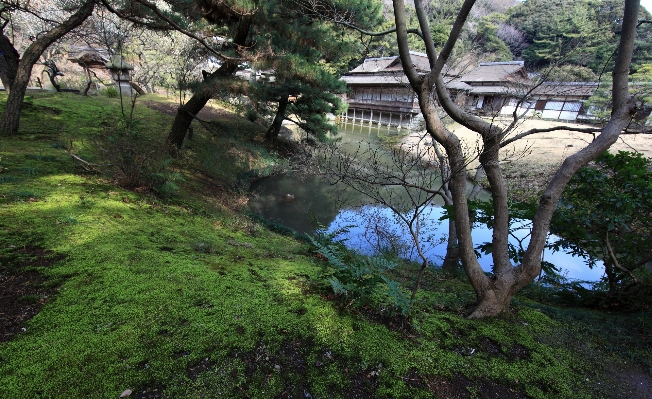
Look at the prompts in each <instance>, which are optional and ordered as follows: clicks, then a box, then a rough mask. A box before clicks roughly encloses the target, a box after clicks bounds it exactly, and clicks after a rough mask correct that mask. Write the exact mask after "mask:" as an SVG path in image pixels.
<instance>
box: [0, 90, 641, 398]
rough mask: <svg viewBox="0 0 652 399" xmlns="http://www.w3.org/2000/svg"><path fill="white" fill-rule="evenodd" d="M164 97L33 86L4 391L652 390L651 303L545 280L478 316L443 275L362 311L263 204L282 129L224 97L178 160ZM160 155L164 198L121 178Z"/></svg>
mask: <svg viewBox="0 0 652 399" xmlns="http://www.w3.org/2000/svg"><path fill="white" fill-rule="evenodd" d="M5 99H6V95H4V94H1V95H0V103H2V104H4V102H5ZM147 103H149V105H150V106H151V107H152V108H158V109H169V108H170V107H172V108H173V106H172V105H170V104H169V102H168V100H166V99H165V98H162V97H149V98H148V97H145V98H144V101H143V102H142V103H137V105H136V107H135V109H134V118H133V119H131V118H123V117H122V113H121V111H120V101H119V100H118V99H108V98H104V97H97V98H84V97H81V96H75V95H70V94H34V95H32V96H30V97H29V98H28V99H26V104H25V108H24V113H23V116H22V119H21V130H20V134H19V135H18V136H14V137H9V138H7V137H3V138H2V139H1V140H0V226H1V227H2V228H1V229H0V292H1V295H2V300H1V301H0V397H2V398H32V397H53V398H73V397H81V398H85V397H93V398H117V397H120V396H125V397H131V398H136V397H137V398H195V397H197V398H199V397H208V398H218V397H219V398H229V397H233V398H297V397H301V398H374V397H379V398H381V397H382V398H432V397H442V398H443V397H446V398H484V397H486V398H526V397H532V398H591V397H594V398H645V397H652V377H650V370H652V369H651V367H652V351H650V343H651V341H650V335H649V331H650V320H652V319H651V318H650V314H649V311H647V312H646V311H637V312H631V313H619V312H613V313H610V312H605V311H600V310H591V309H582V308H572V307H560V306H559V305H558V304H559V302H560V301H559V300H558V299H559V298H557V297H556V296H559V295H563V294H564V292H559V291H554V290H550V291H547V290H545V289H544V288H542V287H540V286H536V285H534V286H531V287H528V288H527V289H525V290H524V291H523V292H522V293H521V294H519V296H517V298H516V299H515V300H514V301H513V304H512V309H511V314H510V315H509V316H505V317H503V318H494V319H489V320H474V321H470V320H467V319H465V318H464V316H465V315H466V314H467V313H468V310H469V309H470V307H471V306H472V305H473V301H474V295H473V291H472V288H471V287H470V285H468V284H467V283H466V282H465V279H464V278H463V277H461V276H456V275H446V274H442V273H441V272H438V271H437V270H429V271H428V272H427V273H426V277H425V281H424V283H423V289H422V290H421V291H420V293H419V295H418V297H417V302H416V303H415V305H414V306H413V308H412V309H411V312H410V313H409V314H407V315H401V314H400V313H399V312H397V311H396V309H394V308H392V307H391V306H388V302H387V301H386V300H385V298H374V299H373V300H372V301H370V302H369V303H366V304H364V305H363V306H351V305H352V301H350V300H349V298H338V296H337V295H334V294H333V292H332V290H331V289H330V285H329V284H328V283H327V282H326V281H325V276H327V275H328V273H329V272H330V271H331V267H330V266H329V265H328V264H327V263H326V262H325V261H324V260H323V257H322V256H319V255H317V254H315V252H314V249H313V247H312V246H311V245H310V244H308V243H307V242H306V241H305V240H303V241H302V240H298V239H296V238H295V237H294V236H293V235H292V234H291V233H290V232H287V231H285V230H283V229H281V228H278V227H277V228H276V230H277V231H281V232H285V234H279V233H276V232H274V231H272V229H270V228H268V227H267V226H268V224H267V223H265V221H263V220H260V219H257V218H255V217H252V216H249V215H248V214H247V212H246V207H245V206H244V205H245V204H246V196H245V194H246V193H245V192H244V190H246V188H247V186H248V182H250V181H251V180H252V179H255V178H260V177H263V176H266V175H268V174H270V173H273V172H274V171H278V170H282V169H283V168H284V165H285V164H286V161H285V160H283V158H282V157H281V156H280V155H279V154H278V153H277V152H276V151H275V150H274V149H273V148H271V147H268V146H267V145H265V143H264V140H263V135H264V132H265V129H264V128H263V127H261V126H259V125H257V124H255V123H253V122H250V121H249V120H246V119H245V118H242V117H240V116H239V115H237V114H236V113H235V112H232V110H229V109H227V108H224V107H223V105H220V104H213V106H214V109H215V111H214V113H209V114H208V115H206V118H218V119H217V120H213V121H212V123H211V124H210V125H206V126H201V125H199V124H197V125H196V126H195V133H194V137H193V138H192V140H190V141H189V143H188V145H187V146H186V149H185V150H184V151H183V152H182V154H181V157H180V158H178V159H177V160H174V161H173V160H171V159H169V157H168V156H167V154H166V153H165V152H163V151H162V150H161V147H160V143H162V142H163V139H164V137H165V135H166V133H167V131H168V127H169V124H170V121H171V117H170V116H168V115H166V114H165V113H161V112H159V111H156V110H153V109H150V108H147V107H145V106H143V105H142V104H147ZM153 103H156V104H158V105H156V104H154V105H152V104H153ZM128 114H129V110H127V112H126V115H128ZM111 137H113V139H111ZM125 137H126V138H128V139H129V140H127V141H124V143H138V145H135V146H134V147H135V150H134V151H135V152H133V153H129V154H127V155H130V156H131V158H129V157H125V156H124V155H125V154H126V148H127V147H126V146H124V145H121V146H113V147H111V145H112V144H111V143H115V142H116V140H119V139H121V138H125ZM108 150H110V151H108ZM157 151H158V152H157ZM70 153H72V154H74V155H76V156H78V157H79V158H81V159H83V160H85V161H86V162H89V164H85V163H83V162H75V161H74V160H73V158H72V157H71V156H70ZM103 154H104V155H103ZM116 154H120V155H121V157H116ZM142 154H150V155H148V157H149V158H147V159H148V160H151V163H149V164H148V163H147V162H145V163H141V165H147V168H149V169H148V170H149V171H150V174H149V175H148V176H149V177H147V176H146V177H142V179H145V180H138V181H139V182H142V181H145V182H149V183H150V187H152V189H150V188H148V187H147V186H143V185H139V184H131V185H130V186H131V189H126V188H123V187H120V186H119V184H122V185H123V186H128V185H129V184H126V181H125V176H124V175H123V174H122V175H121V174H120V173H119V172H116V171H115V169H113V168H112V167H111V166H109V165H107V164H111V165H113V166H116V165H117V164H119V162H123V163H122V164H121V165H123V164H128V162H127V161H125V159H127V158H128V160H129V161H130V162H136V161H138V160H140V159H142V158H139V157H140V155H142ZM121 160H122V161H121ZM148 162H149V161H148ZM89 169H91V170H89ZM96 169H97V170H100V171H113V172H112V173H108V174H107V173H99V172H97V171H94V170H96ZM140 178H141V177H139V179H140ZM415 272H416V267H415V266H414V265H410V264H402V265H401V268H400V270H397V271H395V273H396V278H397V280H399V281H403V282H406V281H407V282H409V281H410V278H409V276H411V275H412V274H413V273H415ZM566 294H567V293H566Z"/></svg>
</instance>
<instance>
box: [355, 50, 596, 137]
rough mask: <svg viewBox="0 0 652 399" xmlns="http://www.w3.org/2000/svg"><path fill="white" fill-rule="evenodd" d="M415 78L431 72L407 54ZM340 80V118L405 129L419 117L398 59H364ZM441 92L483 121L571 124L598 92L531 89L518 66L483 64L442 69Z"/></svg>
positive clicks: (557, 85) (580, 85)
mask: <svg viewBox="0 0 652 399" xmlns="http://www.w3.org/2000/svg"><path fill="white" fill-rule="evenodd" d="M410 57H411V60H412V64H413V65H414V67H415V68H416V70H417V72H419V73H423V74H426V73H428V72H429V71H430V66H429V63H428V58H427V56H426V54H422V53H417V52H410ZM342 79H343V80H344V81H345V82H346V84H347V87H348V93H347V98H346V100H347V102H348V104H349V109H348V111H347V113H346V114H344V115H342V116H343V117H344V118H347V119H348V120H354V121H356V122H369V123H381V124H386V125H395V126H410V125H411V124H412V123H411V122H412V121H413V120H416V119H418V118H419V117H420V109H419V104H418V99H417V97H416V94H415V93H414V91H413V90H412V88H411V87H410V85H409V83H408V80H407V77H406V76H405V74H404V72H403V66H402V64H401V60H400V58H399V57H398V56H395V57H383V58H368V59H366V60H365V61H364V62H363V63H362V64H361V65H359V66H358V67H357V68H355V69H353V70H352V71H350V72H349V73H348V74H347V75H345V76H343V77H342ZM444 80H445V81H446V87H447V88H448V90H449V91H450V93H451V96H452V97H453V99H454V100H455V102H456V103H457V104H458V105H459V106H462V107H465V108H466V109H467V110H469V111H472V112H474V113H477V114H478V115H486V116H497V115H503V116H509V115H512V114H513V112H514V110H515V109H516V107H517V106H518V107H519V110H518V114H519V115H521V116H527V115H535V114H537V115H538V116H539V117H541V118H544V119H552V120H568V121H575V120H578V119H582V118H583V117H585V116H586V111H585V110H584V108H583V106H582V103H583V101H584V100H586V99H588V98H589V97H590V96H592V95H593V93H594V92H595V90H596V89H597V87H598V84H597V83H593V82H546V83H543V84H540V85H538V86H537V85H535V83H534V81H532V80H531V79H530V78H529V77H528V73H527V71H526V70H525V66H524V63H523V61H509V62H483V63H480V64H479V65H478V67H477V68H475V69H473V70H472V71H470V72H468V73H464V74H461V73H459V72H458V73H456V72H453V70H452V69H451V68H448V67H446V68H445V73H444Z"/></svg>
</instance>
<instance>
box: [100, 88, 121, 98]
mask: <svg viewBox="0 0 652 399" xmlns="http://www.w3.org/2000/svg"><path fill="white" fill-rule="evenodd" d="M102 94H104V95H105V96H107V97H108V98H118V89H117V88H115V87H114V86H108V87H107V88H106V89H104V90H102Z"/></svg>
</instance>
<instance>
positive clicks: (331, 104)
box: [254, 0, 381, 139]
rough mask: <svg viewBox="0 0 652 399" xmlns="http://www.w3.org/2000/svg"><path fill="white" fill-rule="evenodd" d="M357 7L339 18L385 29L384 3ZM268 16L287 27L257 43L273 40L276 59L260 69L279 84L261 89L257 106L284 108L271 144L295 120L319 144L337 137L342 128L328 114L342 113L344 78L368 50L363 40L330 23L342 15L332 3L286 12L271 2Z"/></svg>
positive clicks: (292, 6)
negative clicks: (320, 140) (284, 125)
mask: <svg viewBox="0 0 652 399" xmlns="http://www.w3.org/2000/svg"><path fill="white" fill-rule="evenodd" d="M308 7H310V8H308ZM316 7H317V8H316ZM319 7H321V8H319ZM355 7H356V8H350V9H349V10H348V13H349V16H346V15H342V14H340V15H338V16H340V17H343V18H346V19H347V20H349V21H350V22H354V23H356V24H362V26H364V27H368V26H373V25H377V24H379V23H380V20H381V13H380V3H373V2H358V3H355ZM362 7H364V8H362ZM318 11H321V12H319V13H318ZM262 12H264V13H265V14H266V19H267V20H268V21H272V20H274V16H275V15H278V14H281V15H282V18H283V20H284V22H285V23H281V24H277V25H276V28H275V29H265V30H264V31H262V32H260V33H264V36H262V37H259V38H258V39H257V41H262V40H264V37H267V43H268V45H269V47H270V49H271V51H272V53H273V54H272V56H271V57H267V58H265V59H263V60H261V62H258V63H257V66H258V67H261V68H271V69H273V71H274V82H273V84H267V83H263V84H257V85H256V90H255V92H254V93H255V97H257V101H260V102H263V103H269V102H274V103H277V104H278V105H277V106H276V107H275V108H276V112H275V117H274V120H273V122H272V124H271V126H270V127H269V129H268V131H267V138H268V139H274V138H276V136H277V135H278V133H279V129H280V127H281V123H282V122H283V120H285V119H288V118H289V117H290V116H291V117H292V120H293V122H295V123H296V124H297V125H298V126H300V127H301V128H302V129H303V130H305V131H306V132H309V133H311V134H313V135H314V136H316V137H318V138H319V137H323V136H324V135H325V134H327V133H329V132H334V131H335V130H336V128H335V126H334V125H333V124H332V123H330V122H329V121H328V118H327V114H337V113H339V112H340V111H341V105H342V101H341V99H340V95H341V94H343V93H344V91H345V88H346V86H345V84H344V82H343V81H341V80H339V77H340V75H341V73H342V72H346V71H347V70H348V67H349V65H350V63H351V60H355V61H358V60H359V56H360V52H361V50H362V48H361V47H362V46H361V43H360V40H359V38H358V37H357V36H355V35H352V31H350V30H348V29H346V28H345V27H344V26H342V25H341V24H339V25H338V24H335V23H333V22H332V21H327V20H325V19H326V18H331V19H332V18H334V15H333V14H338V13H340V12H341V11H340V10H339V9H338V8H337V7H336V6H333V5H332V4H329V3H327V2H324V3H323V4H321V5H319V3H315V2H311V3H310V4H309V5H308V4H306V2H303V1H301V0H298V1H296V2H287V5H286V6H285V8H281V9H279V7H278V5H276V4H274V3H273V2H270V3H268V4H267V5H266V6H265V7H263V9H262V10H261V13H262ZM363 12H364V15H365V17H364V18H362V17H356V18H355V20H352V18H351V15H361V14H362V13H363Z"/></svg>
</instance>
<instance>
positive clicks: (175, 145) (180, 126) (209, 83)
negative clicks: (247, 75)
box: [167, 15, 252, 155]
mask: <svg viewBox="0 0 652 399" xmlns="http://www.w3.org/2000/svg"><path fill="white" fill-rule="evenodd" d="M251 18H252V16H250V15H247V16H244V17H242V19H241V20H240V22H239V23H238V27H237V31H236V34H235V37H234V38H233V45H234V46H236V47H241V46H244V45H245V44H246V42H247V36H248V35H249V27H250V26H251ZM237 69H238V63H237V62H236V61H225V62H224V64H222V66H220V67H219V68H218V69H217V70H216V71H215V72H213V73H212V74H210V75H208V77H207V78H206V80H204V82H203V83H202V85H201V86H200V88H199V90H197V91H196V92H195V93H194V94H193V95H192V97H191V98H190V100H188V102H187V103H185V104H184V105H182V106H181V107H179V110H178V111H177V116H176V117H175V118H174V123H173V124H172V128H171V129H170V134H169V135H168V138H167V144H168V146H169V148H170V153H171V154H173V155H175V154H176V153H177V151H178V150H179V149H180V148H181V146H182V145H183V141H184V140H185V138H186V133H187V132H188V130H189V129H190V125H191V124H192V121H193V119H195V116H196V115H197V114H198V113H199V111H201V110H202V109H203V108H204V106H205V105H206V103H207V102H208V100H210V99H211V98H213V96H215V94H217V92H218V90H219V89H220V84H219V81H218V80H219V79H218V78H221V77H227V76H230V75H233V73H234V72H235V71H236V70H237Z"/></svg>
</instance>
